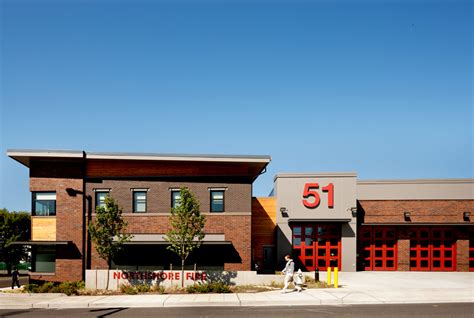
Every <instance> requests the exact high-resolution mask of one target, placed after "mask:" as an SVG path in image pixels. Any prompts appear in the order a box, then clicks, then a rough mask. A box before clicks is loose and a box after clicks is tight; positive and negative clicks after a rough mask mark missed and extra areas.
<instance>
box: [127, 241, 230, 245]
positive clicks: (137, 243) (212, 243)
mask: <svg viewBox="0 0 474 318" xmlns="http://www.w3.org/2000/svg"><path fill="white" fill-rule="evenodd" d="M123 244H124V245H170V243H169V242H166V241H130V242H124V243H123ZM202 245H232V242H231V241H204V242H202Z"/></svg>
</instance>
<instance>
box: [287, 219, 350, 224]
mask: <svg viewBox="0 0 474 318" xmlns="http://www.w3.org/2000/svg"><path fill="white" fill-rule="evenodd" d="M350 221H352V219H289V220H288V223H298V222H313V223H314V222H320V223H322V222H333V223H348V222H350Z"/></svg>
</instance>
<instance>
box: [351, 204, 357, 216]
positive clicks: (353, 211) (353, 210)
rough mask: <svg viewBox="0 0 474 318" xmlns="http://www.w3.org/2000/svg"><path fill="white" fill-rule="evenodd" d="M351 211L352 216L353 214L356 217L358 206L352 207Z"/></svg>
mask: <svg viewBox="0 0 474 318" xmlns="http://www.w3.org/2000/svg"><path fill="white" fill-rule="evenodd" d="M351 213H352V216H353V217H356V216H357V207H355V206H354V207H352V208H351Z"/></svg>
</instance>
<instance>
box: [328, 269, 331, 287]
mask: <svg viewBox="0 0 474 318" xmlns="http://www.w3.org/2000/svg"><path fill="white" fill-rule="evenodd" d="M329 286H331V267H329V266H328V287H329Z"/></svg>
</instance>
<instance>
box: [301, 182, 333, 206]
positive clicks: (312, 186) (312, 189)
mask: <svg viewBox="0 0 474 318" xmlns="http://www.w3.org/2000/svg"><path fill="white" fill-rule="evenodd" d="M316 189H319V184H318V183H306V184H305V185H304V191H303V205H304V206H305V207H307V208H310V209H314V208H317V207H318V206H319V203H321V197H320V196H319V193H318V192H316ZM322 190H323V192H327V193H328V208H333V207H334V184H332V183H329V184H328V185H327V186H325V187H323V188H322ZM309 198H313V200H312V202H310V201H309V200H307V199H309Z"/></svg>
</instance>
